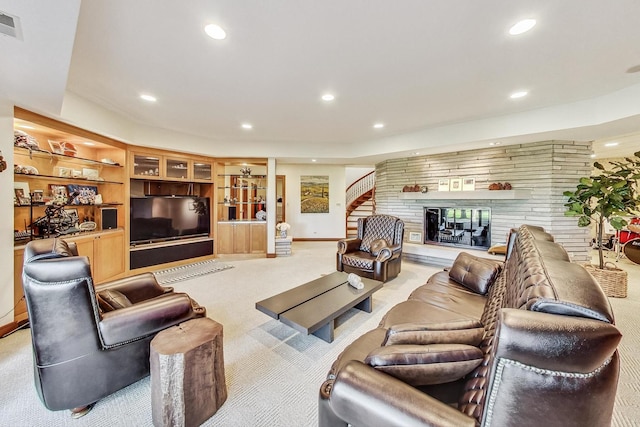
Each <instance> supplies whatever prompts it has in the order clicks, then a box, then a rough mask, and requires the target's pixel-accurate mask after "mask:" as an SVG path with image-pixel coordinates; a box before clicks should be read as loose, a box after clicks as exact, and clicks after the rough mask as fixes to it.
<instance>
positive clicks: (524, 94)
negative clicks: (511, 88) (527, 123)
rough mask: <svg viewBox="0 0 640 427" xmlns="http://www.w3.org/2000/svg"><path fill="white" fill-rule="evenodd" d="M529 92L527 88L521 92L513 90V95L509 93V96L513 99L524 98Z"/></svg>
mask: <svg viewBox="0 0 640 427" xmlns="http://www.w3.org/2000/svg"><path fill="white" fill-rule="evenodd" d="M528 94H529V92H527V91H526V90H521V91H519V92H513V93H512V94H511V95H509V98H511V99H517V98H522V97H523V96H527V95H528Z"/></svg>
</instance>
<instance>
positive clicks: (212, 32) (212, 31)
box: [204, 24, 227, 40]
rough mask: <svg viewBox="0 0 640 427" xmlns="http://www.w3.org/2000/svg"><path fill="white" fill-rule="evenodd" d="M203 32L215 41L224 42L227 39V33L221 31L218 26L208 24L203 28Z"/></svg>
mask: <svg viewBox="0 0 640 427" xmlns="http://www.w3.org/2000/svg"><path fill="white" fill-rule="evenodd" d="M204 32H205V33H207V35H208V36H209V37H211V38H212V39H215V40H224V39H226V38H227V32H226V31H225V30H223V29H222V27H220V26H219V25H216V24H209V25H206V26H205V27H204Z"/></svg>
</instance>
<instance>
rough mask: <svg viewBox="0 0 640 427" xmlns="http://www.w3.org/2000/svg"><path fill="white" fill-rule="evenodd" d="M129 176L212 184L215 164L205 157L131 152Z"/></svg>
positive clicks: (155, 151) (154, 151) (152, 151)
mask: <svg viewBox="0 0 640 427" xmlns="http://www.w3.org/2000/svg"><path fill="white" fill-rule="evenodd" d="M129 160H130V164H131V167H130V169H129V176H130V177H131V178H141V179H148V180H165V181H174V182H181V181H182V182H212V177H213V173H212V172H213V162H211V160H208V159H207V158H204V157H199V156H189V155H186V154H185V155H178V154H173V153H169V152H166V151H163V150H149V151H146V150H139V151H136V150H134V151H131V152H130V159H129Z"/></svg>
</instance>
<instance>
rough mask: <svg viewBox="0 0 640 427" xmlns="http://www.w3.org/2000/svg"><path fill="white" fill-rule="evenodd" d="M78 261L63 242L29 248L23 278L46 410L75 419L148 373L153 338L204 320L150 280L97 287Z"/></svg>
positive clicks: (187, 302)
mask: <svg viewBox="0 0 640 427" xmlns="http://www.w3.org/2000/svg"><path fill="white" fill-rule="evenodd" d="M77 254H78V253H77V249H76V247H75V244H74V243H67V242H66V241H64V240H62V239H47V240H36V241H32V242H29V243H28V244H27V246H26V248H25V252H24V265H23V274H22V283H23V287H24V295H25V299H26V303H27V310H28V313H29V321H30V326H31V337H32V345H33V359H34V376H35V386H36V390H37V392H38V395H39V396H40V399H41V400H42V403H43V404H44V405H45V406H46V407H47V408H48V409H50V410H54V411H55V410H62V409H71V410H72V412H73V415H74V417H78V416H82V415H84V414H86V413H87V412H88V411H89V410H90V409H91V407H92V406H93V404H94V403H95V402H96V401H98V400H99V399H101V398H103V397H105V396H108V395H109V394H111V393H113V392H115V391H117V390H119V389H121V388H123V387H126V386H128V385H129V384H132V383H134V382H136V381H138V380H139V379H141V378H143V377H145V376H147V375H148V374H149V343H150V341H151V339H152V338H153V337H154V336H155V334H156V333H158V332H159V331H161V330H163V329H166V328H168V327H170V326H174V325H176V324H179V323H182V322H185V321H187V320H189V319H191V318H195V317H201V316H204V315H205V309H204V308H202V307H199V306H198V305H197V304H196V303H195V302H193V301H192V300H191V298H189V296H188V295H187V294H184V293H176V292H173V289H171V288H164V287H162V286H160V285H159V284H158V282H157V281H156V280H155V276H154V275H153V274H151V273H147V274H141V275H137V276H132V277H128V278H125V279H121V280H116V281H113V282H110V283H105V284H102V285H97V286H94V284H93V280H92V278H91V269H90V266H89V260H88V259H87V257H81V256H77Z"/></svg>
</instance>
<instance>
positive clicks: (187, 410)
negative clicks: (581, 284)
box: [149, 317, 227, 427]
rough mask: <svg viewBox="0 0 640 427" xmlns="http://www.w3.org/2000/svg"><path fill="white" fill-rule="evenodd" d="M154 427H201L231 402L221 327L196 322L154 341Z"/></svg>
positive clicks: (185, 323)
mask: <svg viewBox="0 0 640 427" xmlns="http://www.w3.org/2000/svg"><path fill="white" fill-rule="evenodd" d="M149 362H150V367H151V369H150V370H151V413H152V418H153V425H154V426H156V427H158V426H186V427H190V426H199V425H201V424H202V423H203V422H204V421H206V420H207V419H209V418H210V417H211V416H213V414H215V413H216V411H217V410H218V409H219V408H220V407H221V406H222V404H223V403H224V402H225V400H227V386H226V383H225V377H224V355H223V347H222V325H221V324H220V323H218V322H215V321H213V320H211V319H209V318H206V317H203V318H200V319H192V320H189V321H187V322H184V323H181V324H180V325H178V326H173V327H171V328H168V329H165V330H164V331H161V332H159V333H158V334H157V335H156V336H155V337H154V338H153V340H152V341H151V355H150V360H149Z"/></svg>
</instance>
